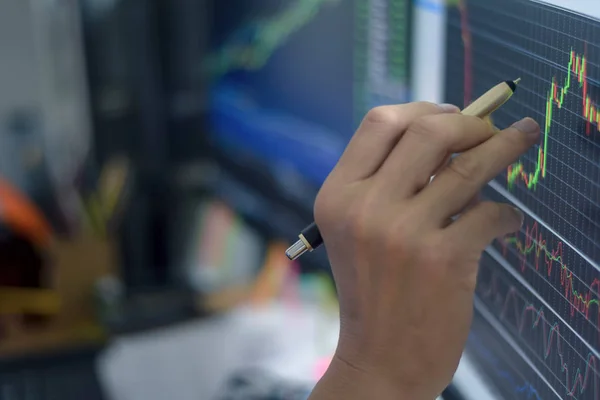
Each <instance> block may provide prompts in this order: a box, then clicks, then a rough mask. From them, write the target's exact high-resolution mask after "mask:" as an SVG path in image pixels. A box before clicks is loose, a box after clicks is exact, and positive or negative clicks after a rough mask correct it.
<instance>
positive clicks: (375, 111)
mask: <svg viewBox="0 0 600 400" xmlns="http://www.w3.org/2000/svg"><path fill="white" fill-rule="evenodd" d="M397 120H398V118H397V113H396V110H395V108H394V107H393V106H378V107H375V108H372V109H370V110H369V111H368V112H367V115H366V116H365V121H366V122H368V123H371V124H383V125H392V124H395V123H396V122H397Z"/></svg>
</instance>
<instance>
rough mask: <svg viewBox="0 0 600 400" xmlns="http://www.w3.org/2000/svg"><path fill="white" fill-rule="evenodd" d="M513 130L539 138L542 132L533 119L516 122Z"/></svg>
mask: <svg viewBox="0 0 600 400" xmlns="http://www.w3.org/2000/svg"><path fill="white" fill-rule="evenodd" d="M513 128H515V129H518V130H519V131H521V132H523V133H524V134H526V135H529V136H537V135H538V134H539V132H540V126H539V125H538V123H537V122H535V120H533V119H532V118H529V117H527V118H523V119H522V120H520V121H518V122H515V123H514V124H513Z"/></svg>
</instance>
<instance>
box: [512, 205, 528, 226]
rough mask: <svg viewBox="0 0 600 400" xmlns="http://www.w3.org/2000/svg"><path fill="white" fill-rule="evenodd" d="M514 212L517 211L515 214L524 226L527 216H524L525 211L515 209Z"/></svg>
mask: <svg viewBox="0 0 600 400" xmlns="http://www.w3.org/2000/svg"><path fill="white" fill-rule="evenodd" d="M513 210H515V213H516V214H517V216H518V217H519V220H520V221H521V225H523V222H525V214H523V211H521V210H519V209H518V208H517V207H513Z"/></svg>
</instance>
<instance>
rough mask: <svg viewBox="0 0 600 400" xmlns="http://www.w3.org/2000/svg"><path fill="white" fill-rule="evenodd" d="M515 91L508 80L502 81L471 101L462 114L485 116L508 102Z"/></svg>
mask: <svg viewBox="0 0 600 400" xmlns="http://www.w3.org/2000/svg"><path fill="white" fill-rule="evenodd" d="M513 93H514V90H513V89H511V87H510V86H509V85H508V84H507V83H506V82H501V83H499V84H497V85H496V86H494V87H493V88H491V89H490V90H488V91H487V92H486V93H485V94H484V95H483V96H481V97H479V98H478V99H477V100H475V101H474V102H473V103H471V104H470V105H469V106H468V107H467V108H465V109H464V110H463V111H462V114H463V115H472V116H474V117H478V118H485V117H487V116H489V115H490V114H491V113H493V112H494V111H496V110H497V109H498V108H500V106H502V104H504V103H506V102H507V101H508V99H510V98H511V96H512V95H513Z"/></svg>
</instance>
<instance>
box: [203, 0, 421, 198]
mask: <svg viewBox="0 0 600 400" xmlns="http://www.w3.org/2000/svg"><path fill="white" fill-rule="evenodd" d="M411 7H412V2H411V1H409V0H285V1H281V0H261V1H248V0H233V1H228V2H215V4H214V9H213V12H214V15H213V18H212V21H213V22H212V23H213V27H214V31H213V35H212V38H213V41H212V48H213V51H212V53H211V54H210V55H209V57H207V60H206V62H205V63H204V65H203V70H204V72H205V73H206V74H208V75H209V76H210V77H211V81H212V91H211V96H210V117H211V122H212V132H213V133H214V135H213V138H214V140H215V142H216V143H217V144H218V146H221V147H222V148H226V149H227V151H228V152H229V154H232V156H233V154H236V152H238V151H244V152H246V153H247V152H250V153H252V154H254V155H256V156H257V157H259V158H260V159H261V160H263V161H265V162H267V163H268V164H269V165H270V166H272V167H274V168H277V169H278V170H279V171H281V170H282V168H280V167H281V166H282V165H283V166H285V168H291V169H293V170H295V171H296V172H298V173H299V175H300V176H301V177H302V178H303V179H306V180H308V181H309V182H311V183H312V184H313V185H315V186H320V184H321V183H322V182H323V181H324V179H325V178H326V176H327V174H328V173H329V171H330V170H331V168H332V167H333V166H334V165H335V163H336V161H337V159H338V157H339V156H340V154H341V152H342V151H343V149H344V147H345V145H346V143H347V141H348V140H349V138H350V137H351V135H352V133H353V132H354V130H355V128H356V127H357V125H358V123H359V122H360V119H361V118H362V116H363V115H364V113H365V112H366V111H367V110H368V109H369V108H371V107H373V106H376V105H380V104H386V103H399V102H405V101H407V100H408V99H409V98H410V93H409V88H408V84H407V83H408V79H409V74H410V64H409V60H410V58H409V49H410V29H411V27H410V20H411V18H410V17H411ZM285 168H284V169H285Z"/></svg>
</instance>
